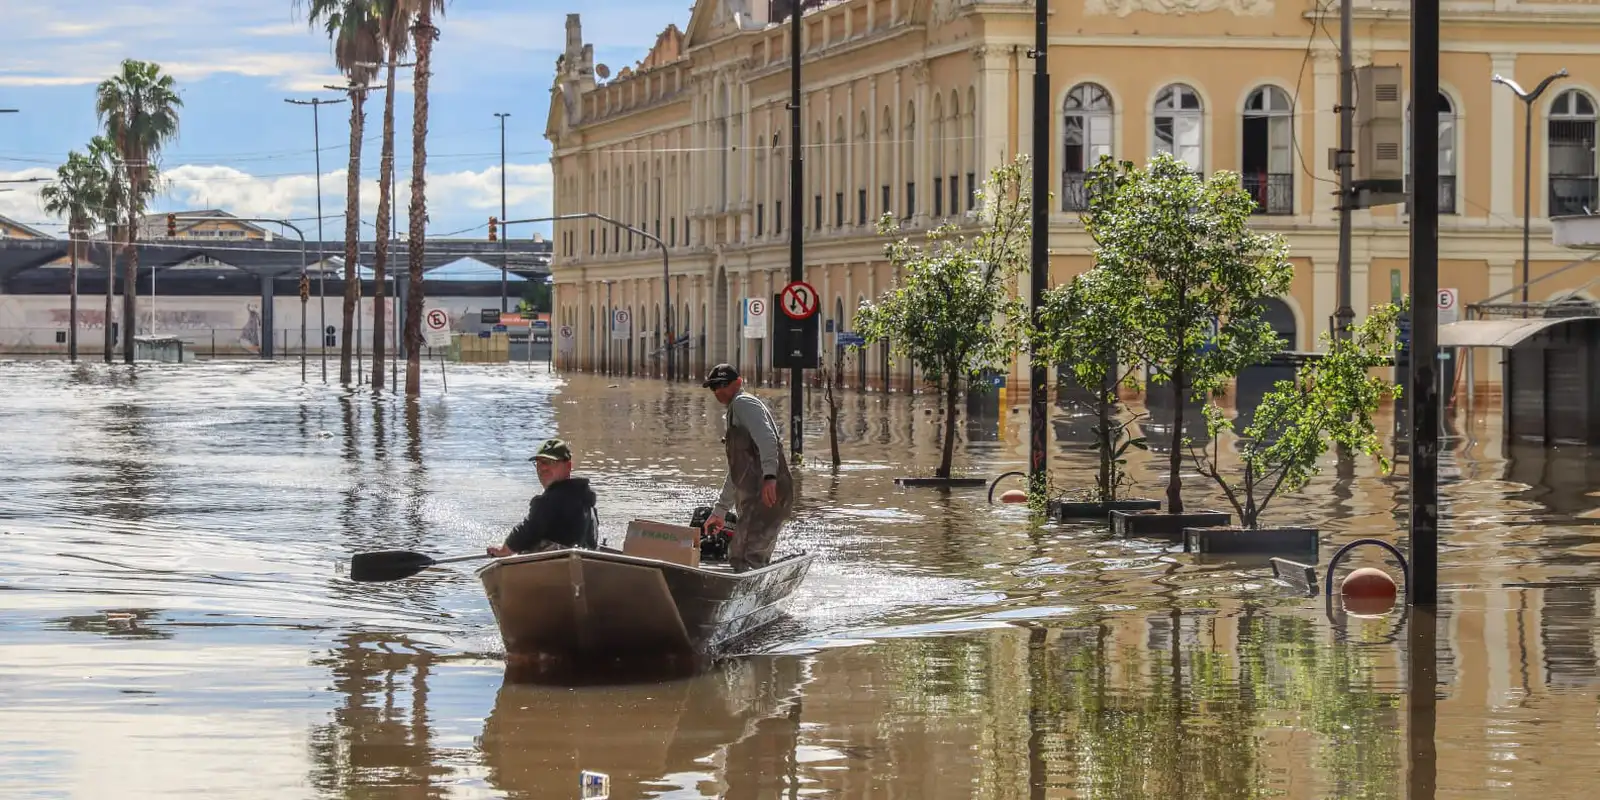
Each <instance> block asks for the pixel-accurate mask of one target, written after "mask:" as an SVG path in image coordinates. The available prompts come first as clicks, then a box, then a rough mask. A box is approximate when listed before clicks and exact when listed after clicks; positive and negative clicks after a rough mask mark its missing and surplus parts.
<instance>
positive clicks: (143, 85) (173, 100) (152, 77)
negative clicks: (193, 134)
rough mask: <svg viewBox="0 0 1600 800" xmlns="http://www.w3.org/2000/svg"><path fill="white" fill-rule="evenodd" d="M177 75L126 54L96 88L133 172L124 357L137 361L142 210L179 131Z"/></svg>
mask: <svg viewBox="0 0 1600 800" xmlns="http://www.w3.org/2000/svg"><path fill="white" fill-rule="evenodd" d="M174 86H175V82H174V81H173V79H172V76H171V75H166V74H163V73H162V72H161V65H160V64H156V63H154V62H148V61H136V60H134V59H131V58H130V59H126V60H124V61H123V62H122V71H121V72H119V73H118V74H116V75H115V76H113V77H111V78H107V79H106V80H105V81H103V82H101V84H100V86H99V87H98V88H97V89H96V90H95V101H94V109H95V113H96V114H97V115H99V118H100V122H101V123H102V124H104V125H105V126H106V133H107V135H108V136H109V137H110V139H111V141H112V143H114V144H115V145H116V148H117V153H118V155H119V156H121V159H122V167H123V171H124V172H125V173H126V175H127V196H126V197H125V198H124V200H125V204H126V208H125V209H124V210H125V211H127V215H128V216H127V220H128V227H127V230H126V231H125V234H126V239H127V247H128V265H127V271H126V274H125V275H124V277H123V285H122V318H123V321H124V323H125V324H124V325H123V328H122V360H123V361H124V362H125V363H128V364H132V363H133V321H134V320H135V319H137V317H136V316H135V315H134V310H135V309H134V303H135V298H136V297H137V296H138V294H139V286H138V280H137V278H138V273H139V254H138V252H137V251H135V250H134V240H135V239H137V238H138V235H139V215H140V214H143V213H144V209H145V204H146V203H147V202H148V201H149V200H150V198H151V197H152V196H154V194H155V174H156V171H155V163H156V160H157V157H158V156H159V155H160V154H161V149H162V148H163V147H165V146H166V145H167V143H168V142H170V141H172V140H173V139H174V138H176V137H177V135H178V109H179V108H182V107H183V100H182V99H181V98H179V97H178V93H177V92H176V91H174V89H173V87H174Z"/></svg>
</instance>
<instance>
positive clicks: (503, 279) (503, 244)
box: [495, 111, 511, 314]
mask: <svg viewBox="0 0 1600 800" xmlns="http://www.w3.org/2000/svg"><path fill="white" fill-rule="evenodd" d="M495 116H496V117H499V118H500V218H501V219H505V218H506V117H509V116H511V115H510V114H506V113H503V112H499V111H497V112H495ZM508 238H509V237H507V236H501V237H500V313H502V314H504V313H506V311H507V308H506V302H507V290H506V239H508Z"/></svg>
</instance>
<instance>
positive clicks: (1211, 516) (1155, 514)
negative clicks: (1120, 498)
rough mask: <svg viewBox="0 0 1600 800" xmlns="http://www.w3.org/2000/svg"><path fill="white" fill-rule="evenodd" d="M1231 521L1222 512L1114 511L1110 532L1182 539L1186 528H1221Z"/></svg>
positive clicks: (1231, 519)
mask: <svg viewBox="0 0 1600 800" xmlns="http://www.w3.org/2000/svg"><path fill="white" fill-rule="evenodd" d="M1232 521H1233V515H1232V514H1228V513H1225V512H1222V511H1186V512H1184V513H1182V514H1171V513H1163V512H1160V511H1113V512H1111V532H1112V533H1114V534H1116V535H1117V536H1120V537H1122V538H1124V539H1130V538H1141V539H1167V540H1170V541H1174V542H1180V541H1183V531H1184V529H1185V528H1208V527H1221V526H1223V525H1227V524H1228V523H1230V522H1232Z"/></svg>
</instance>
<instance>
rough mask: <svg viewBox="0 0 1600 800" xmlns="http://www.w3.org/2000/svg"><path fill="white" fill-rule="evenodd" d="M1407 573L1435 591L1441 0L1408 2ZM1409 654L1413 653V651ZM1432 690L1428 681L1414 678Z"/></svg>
mask: <svg viewBox="0 0 1600 800" xmlns="http://www.w3.org/2000/svg"><path fill="white" fill-rule="evenodd" d="M1411 108H1412V119H1413V120H1434V122H1433V123H1432V124H1427V125H1418V124H1415V122H1413V124H1412V125H1411V130H1410V135H1411V301H1412V302H1411V385H1410V386H1408V387H1407V388H1408V389H1409V390H1410V393H1411V552H1410V553H1409V556H1410V558H1409V559H1408V560H1409V561H1410V567H1411V574H1410V575H1408V576H1407V578H1408V579H1409V580H1410V581H1411V590H1410V592H1409V593H1408V594H1409V596H1410V598H1411V603H1412V604H1413V605H1418V606H1425V607H1428V608H1432V607H1433V606H1434V605H1435V604H1437V602H1438V596H1439V380H1438V375H1439V303H1438V300H1437V298H1438V296H1439V128H1438V122H1437V120H1438V119H1439V0H1415V2H1414V3H1413V4H1412V7H1411ZM1412 655H1413V656H1415V655H1416V654H1414V653H1413V654H1412ZM1412 691H1413V692H1417V691H1426V692H1430V693H1431V692H1432V691H1433V685H1432V684H1431V683H1430V684H1429V685H1428V686H1426V687H1419V686H1413V687H1412Z"/></svg>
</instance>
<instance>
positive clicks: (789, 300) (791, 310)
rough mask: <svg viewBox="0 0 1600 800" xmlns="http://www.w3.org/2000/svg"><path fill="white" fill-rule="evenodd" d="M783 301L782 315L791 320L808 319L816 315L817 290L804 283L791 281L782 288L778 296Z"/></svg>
mask: <svg viewBox="0 0 1600 800" xmlns="http://www.w3.org/2000/svg"><path fill="white" fill-rule="evenodd" d="M779 296H780V297H781V298H782V300H783V313H784V315H785V316H787V317H788V318H789V319H792V320H805V319H809V318H810V317H811V315H812V314H815V313H817V306H818V305H819V303H818V296H817V290H816V289H815V288H812V286H811V284H809V283H806V282H805V281H793V282H791V283H790V284H789V285H788V286H785V287H783V293H782V294H781V295H779Z"/></svg>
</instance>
